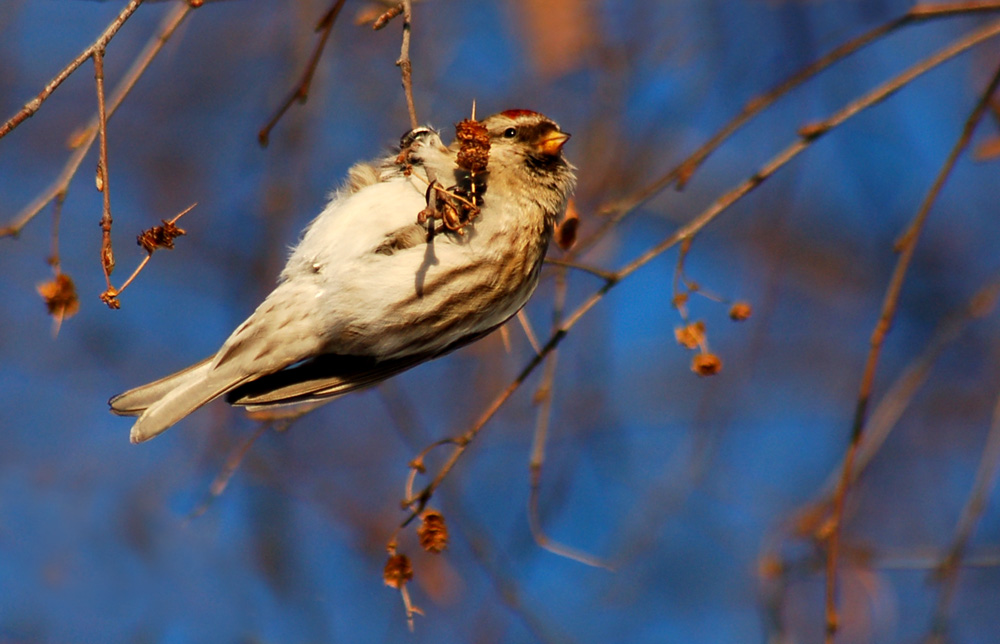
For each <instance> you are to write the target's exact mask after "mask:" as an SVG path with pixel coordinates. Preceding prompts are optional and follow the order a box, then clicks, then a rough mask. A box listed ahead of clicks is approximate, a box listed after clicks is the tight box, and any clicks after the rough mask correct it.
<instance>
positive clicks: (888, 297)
mask: <svg viewBox="0 0 1000 644" xmlns="http://www.w3.org/2000/svg"><path fill="white" fill-rule="evenodd" d="M998 85H1000V68H997V71H996V73H995V74H994V75H993V78H992V80H990V83H989V85H988V86H987V88H986V90H985V91H983V93H982V95H981V96H980V97H979V101H978V102H977V103H976V106H975V107H974V108H973V110H972V112H971V113H970V114H969V117H968V119H967V120H966V121H965V126H964V127H963V128H962V133H961V134H960V135H959V137H958V140H957V141H956V142H955V145H954V147H953V148H952V150H951V152H950V153H949V154H948V158H947V159H946V160H945V162H944V165H943V166H942V167H941V171H940V172H938V175H937V177H936V178H935V179H934V184H933V185H932V186H931V189H930V191H929V192H928V193H927V196H926V197H925V198H924V202H923V203H922V204H921V205H920V209H919V210H918V211H917V213H916V215H915V216H914V218H913V221H912V222H911V223H910V226H909V227H908V229H907V231H906V233H905V234H904V235H903V238H902V239H901V242H900V243H899V244H897V249H898V250H899V251H900V255H899V259H898V260H897V261H896V267H895V269H894V270H893V273H892V278H891V279H890V281H889V286H888V288H887V290H886V294H885V299H884V301H883V303H882V313H881V315H880V316H879V319H878V322H877V323H876V324H875V329H874V330H873V331H872V336H871V349H870V350H869V352H868V358H867V360H866V362H865V368H864V372H863V374H862V377H861V386H860V388H859V391H858V401H857V406H856V407H855V410H854V421H853V424H852V426H851V439H850V445H849V446H848V449H847V456H846V457H845V459H844V467H843V471H842V473H841V477H840V483H839V485H838V486H837V491H836V493H835V494H834V498H833V516H832V522H833V524H832V530H831V533H830V540H829V544H828V549H827V568H826V633H827V642H832V641H833V638H834V636H835V635H836V633H837V627H838V623H837V606H836V591H837V554H838V548H839V545H840V532H841V528H842V522H843V516H844V499H845V497H846V496H847V491H848V489H849V488H850V483H851V475H852V473H853V472H854V460H855V458H856V456H857V453H858V447H859V445H860V444H861V439H862V437H863V436H864V430H865V421H866V420H867V412H868V401H869V400H870V398H871V393H872V386H873V384H874V382H875V369H876V367H877V366H878V361H879V357H880V356H881V354H882V343H883V342H884V341H885V336H886V335H887V334H888V332H889V329H890V327H891V326H892V321H893V318H894V317H895V314H896V306H897V304H898V303H899V294H900V292H901V291H902V289H903V283H904V281H905V280H906V273H907V270H908V269H909V267H910V261H911V260H912V258H913V253H914V251H915V250H916V246H917V240H918V239H919V237H920V232H921V231H922V230H923V226H924V223H925V222H926V220H927V215H928V213H929V212H930V209H931V207H932V206H933V205H934V203H935V202H936V201H937V198H938V195H939V194H940V193H941V189H942V187H944V183H945V181H947V179H948V177H949V176H950V175H951V171H952V169H953V168H954V167H955V163H956V161H958V158H959V156H960V155H961V154H962V152H963V151H964V150H965V148H966V147H967V146H968V144H969V141H970V140H971V139H972V133H973V132H974V131H975V129H976V126H977V125H979V122H980V121H981V120H982V118H983V116H984V115H985V114H986V110H987V108H988V107H989V101H990V98H991V97H992V96H993V93H994V92H995V91H996V89H997V86H998Z"/></svg>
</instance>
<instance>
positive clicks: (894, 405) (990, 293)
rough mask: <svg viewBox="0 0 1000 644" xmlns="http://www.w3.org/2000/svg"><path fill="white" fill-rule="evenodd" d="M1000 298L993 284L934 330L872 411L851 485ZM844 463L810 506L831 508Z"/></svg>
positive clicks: (998, 285) (999, 289) (998, 288)
mask: <svg viewBox="0 0 1000 644" xmlns="http://www.w3.org/2000/svg"><path fill="white" fill-rule="evenodd" d="M998 297H1000V281H993V282H990V283H989V284H987V285H985V286H983V287H982V288H980V289H979V290H978V291H976V293H975V294H974V295H973V296H972V297H971V298H970V299H969V301H968V302H967V303H966V304H965V305H964V306H963V307H962V309H961V310H959V311H956V312H954V313H953V314H952V315H949V316H948V317H947V319H945V320H944V321H943V322H942V323H941V325H940V326H939V327H938V328H937V329H936V330H935V331H934V334H933V336H932V337H931V340H930V342H929V343H928V344H927V347H926V348H925V349H924V350H923V351H922V352H921V353H920V355H919V356H917V357H916V358H915V359H914V360H913V361H911V362H910V363H909V364H908V365H907V366H906V368H905V369H904V370H903V372H902V374H901V375H900V376H899V378H897V379H896V381H895V382H893V383H892V385H890V386H889V388H888V389H887V390H886V392H885V395H883V396H882V399H881V400H880V401H879V403H878V405H877V406H876V407H875V409H874V410H872V413H871V416H870V417H869V420H868V422H867V423H866V425H865V435H864V440H863V441H862V442H861V445H860V448H859V450H858V455H857V457H856V458H855V462H854V471H853V472H852V473H851V484H852V485H853V484H854V482H855V481H857V479H858V477H859V476H861V474H862V473H863V472H864V471H865V468H866V467H867V466H868V464H869V463H870V462H871V460H872V459H873V458H874V457H875V455H876V454H877V453H878V450H879V449H880V448H881V446H882V444H883V443H884V442H885V441H886V439H887V438H888V437H889V434H890V433H891V431H892V429H893V428H894V427H895V426H896V424H897V423H898V421H899V419H900V417H901V416H902V415H903V412H904V411H905V410H906V408H907V407H908V406H909V404H910V402H911V401H912V400H913V398H914V396H915V395H916V394H917V392H918V391H919V389H920V387H921V386H922V385H923V384H924V382H926V380H927V378H928V377H929V376H930V374H931V370H932V369H933V368H934V365H935V363H936V362H937V360H938V358H939V357H941V354H942V353H943V352H944V350H945V349H946V348H947V347H948V345H950V344H952V343H954V342H955V341H956V340H958V339H959V338H960V337H961V335H962V333H963V332H964V331H965V329H966V327H967V326H968V325H969V323H970V322H971V321H972V320H973V319H976V318H980V317H983V316H985V315H987V314H988V313H989V312H990V311H992V310H993V309H994V308H995V307H996V305H997V299H998ZM842 468H843V463H842V462H841V463H840V464H838V465H837V467H836V468H835V469H834V470H833V471H832V472H831V474H830V477H829V478H828V479H827V482H826V484H825V485H824V487H823V490H824V491H823V493H822V497H821V498H820V499H819V500H817V501H813V502H812V503H810V507H813V508H815V507H822V506H829V505H830V504H831V503H832V499H833V495H834V493H835V492H836V489H837V485H838V484H839V482H840V476H841V471H842Z"/></svg>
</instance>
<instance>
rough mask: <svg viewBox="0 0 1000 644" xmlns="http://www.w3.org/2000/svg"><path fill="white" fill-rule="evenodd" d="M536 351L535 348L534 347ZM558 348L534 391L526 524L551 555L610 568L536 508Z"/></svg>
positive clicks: (561, 290)
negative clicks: (545, 524)
mask: <svg viewBox="0 0 1000 644" xmlns="http://www.w3.org/2000/svg"><path fill="white" fill-rule="evenodd" d="M567 268H568V267H563V268H562V269H561V270H559V271H558V272H557V273H556V278H555V279H556V286H555V289H556V290H555V297H554V304H553V311H552V328H558V327H559V324H560V323H561V322H562V316H563V311H564V310H565V306H566V285H567V281H566V272H567ZM536 351H537V349H536ZM558 360H559V352H558V351H555V350H554V351H552V353H551V354H550V355H549V357H548V360H547V361H546V362H545V370H544V372H543V375H542V382H541V383H540V384H539V385H538V389H537V390H536V391H535V402H536V403H537V404H538V415H537V416H536V419H535V436H534V438H533V439H532V446H531V460H530V462H529V463H528V472H529V482H530V487H531V489H530V491H529V493H528V526H529V528H530V530H531V536H532V538H534V540H535V543H536V544H538V546H539V547H541V548H544V549H545V550H548V551H549V552H551V553H552V554H554V555H558V556H560V557H565V558H566V559H572V560H573V561H577V562H579V563H582V564H584V565H587V566H592V567H594V568H605V569H607V570H611V566H610V565H609V564H608V563H606V562H604V561H602V560H601V559H598V558H597V557H594V556H593V555H591V554H588V553H586V552H582V551H580V550H577V549H576V548H572V547H570V546H567V545H564V544H562V543H559V542H557V541H554V540H553V539H552V538H551V537H549V536H548V535H547V534H546V533H545V530H544V528H542V519H541V516H540V515H539V512H538V499H539V496H540V493H541V481H542V466H543V465H544V464H545V445H546V443H547V442H548V434H549V423H550V421H551V419H552V401H553V391H554V389H555V379H556V365H557V363H558Z"/></svg>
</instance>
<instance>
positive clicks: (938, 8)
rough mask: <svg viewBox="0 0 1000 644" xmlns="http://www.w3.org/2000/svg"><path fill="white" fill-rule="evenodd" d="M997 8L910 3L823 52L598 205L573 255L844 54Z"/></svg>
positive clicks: (687, 175) (681, 181)
mask: <svg viewBox="0 0 1000 644" xmlns="http://www.w3.org/2000/svg"><path fill="white" fill-rule="evenodd" d="M992 11H1000V0H989V1H980V2H960V3H927V4H918V5H915V6H913V7H912V8H911V9H910V10H909V11H908V12H907V13H906V14H904V15H902V16H900V17H898V18H894V19H892V20H890V21H888V22H886V23H884V24H882V25H879V26H877V27H875V28H874V29H871V30H870V31H867V32H865V33H863V34H861V35H860V36H857V37H856V38H852V39H851V40H849V41H847V42H845V43H844V44H842V45H840V46H838V47H836V48H834V49H833V50H832V51H830V52H829V53H828V54H826V55H825V56H823V57H821V58H819V59H818V60H816V61H815V62H814V63H812V64H810V65H808V66H806V67H804V68H803V69H801V70H800V71H798V72H796V73H795V74H794V75H793V76H791V77H790V78H788V79H787V80H785V81H784V82H782V83H780V84H779V85H777V86H776V87H774V88H772V89H771V90H769V91H767V92H765V93H763V94H761V95H759V96H756V97H754V98H752V99H751V100H750V101H749V102H747V104H746V105H744V106H743V109H742V110H740V113H739V114H737V115H736V116H735V117H733V119H732V120H731V121H729V122H728V123H727V124H726V125H724V126H723V127H722V129H721V130H719V131H718V132H716V133H715V134H714V135H713V136H712V137H711V138H709V139H708V141H706V142H705V143H704V144H702V146H701V147H699V148H698V149H697V150H695V151H694V153H692V154H691V155H690V156H688V157H687V158H686V159H684V161H682V162H681V163H680V164H679V165H677V166H676V167H674V168H673V169H671V170H670V171H669V172H667V173H666V174H665V175H663V176H661V177H659V178H658V179H656V180H654V181H653V182H652V183H650V184H649V185H647V186H644V187H642V188H640V189H639V190H637V191H636V192H634V193H632V194H631V195H629V196H627V197H624V198H622V199H619V200H618V201H616V202H614V203H611V204H608V205H606V206H604V208H602V209H601V212H602V214H603V215H604V217H605V219H604V221H603V222H602V223H601V225H600V226H599V227H598V228H597V229H596V230H595V231H594V232H592V233H591V234H590V235H588V236H587V237H586V238H585V239H583V240H581V241H580V243H579V244H578V245H577V248H576V249H575V251H574V253H573V255H576V256H579V255H580V254H582V253H583V252H584V251H585V250H586V249H588V248H590V247H591V246H593V245H594V244H595V243H597V242H598V241H599V240H600V239H602V238H603V237H604V236H605V235H607V234H608V233H609V232H610V231H611V230H612V229H613V228H614V227H615V226H616V225H617V224H618V223H619V222H620V221H621V220H622V219H624V218H625V217H627V216H628V215H629V214H631V213H632V212H634V211H635V209H636V208H638V207H639V206H641V205H642V204H644V203H645V202H647V201H648V200H650V199H651V198H653V197H654V196H656V195H658V194H659V193H661V192H663V191H664V190H665V189H667V188H668V187H670V186H671V185H674V184H675V183H676V185H677V188H678V190H680V189H683V188H684V186H685V185H687V182H688V181H689V180H690V179H691V177H692V176H693V175H694V173H695V172H696V171H697V170H698V169H699V168H700V167H701V165H702V164H703V163H704V162H705V160H706V159H708V157H709V155H711V154H712V153H713V152H715V150H716V149H718V148H719V146H721V145H722V144H723V143H725V142H726V141H727V140H728V139H729V137H731V136H732V135H733V134H735V133H736V132H737V131H738V130H740V128H742V127H743V126H744V125H746V124H747V123H748V122H749V121H750V120H751V119H753V118H754V117H755V116H757V115H758V114H760V113H761V112H763V111H764V110H765V109H767V108H768V107H770V106H771V105H772V104H774V102H775V101H777V100H778V99H779V98H781V97H782V96H784V95H785V94H788V93H789V92H791V91H792V90H794V89H795V88H796V87H799V86H800V85H802V84H803V83H805V82H806V81H808V80H809V79H811V78H813V77H814V76H816V75H817V74H819V73H820V72H822V71H823V70H825V69H826V68H828V67H830V66H831V65H833V64H834V63H837V62H839V61H840V60H843V59H844V58H847V57H848V56H850V55H852V54H854V53H856V52H858V51H860V50H861V49H863V48H865V47H867V46H868V45H870V44H871V43H873V42H876V41H878V40H880V39H881V38H883V37H885V36H887V35H889V34H890V33H892V32H894V31H896V30H897V29H899V28H900V27H904V26H907V25H910V24H913V23H915V22H918V21H923V20H931V19H935V18H945V17H952V16H959V15H965V14H969V13H978V12H992Z"/></svg>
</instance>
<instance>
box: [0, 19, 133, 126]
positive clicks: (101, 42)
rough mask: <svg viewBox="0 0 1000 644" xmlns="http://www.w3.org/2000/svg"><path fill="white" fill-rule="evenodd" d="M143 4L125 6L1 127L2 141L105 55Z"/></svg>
mask: <svg viewBox="0 0 1000 644" xmlns="http://www.w3.org/2000/svg"><path fill="white" fill-rule="evenodd" d="M141 4H142V0H132V1H131V2H129V3H128V4H127V5H125V8H124V9H122V10H121V12H120V13H119V14H118V15H117V16H116V17H115V19H114V20H112V21H111V24H110V25H108V26H107V28H106V29H105V30H104V31H103V32H102V33H101V35H100V36H98V37H97V40H95V41H94V42H93V44H91V45H90V46H89V47H87V48H86V49H84V50H83V51H82V52H80V54H79V55H78V56H77V57H76V58H74V59H73V60H72V61H71V62H70V63H69V64H68V65H66V67H64V68H63V70H62V71H61V72H59V73H58V74H56V76H55V78H53V79H52V80H50V81H49V82H48V84H47V85H46V86H45V87H43V88H42V91H41V92H39V93H38V96H36V97H35V98H33V99H31V100H30V101H28V102H27V103H25V105H24V107H22V108H21V110H20V111H19V112H18V113H17V114H15V115H14V116H12V117H10V118H9V119H8V120H7V122H6V123H4V124H3V125H0V139H2V138H3V137H4V136H5V135H7V133H9V132H10V131H11V130H13V129H14V128H16V127H17V126H18V125H20V124H21V123H23V122H24V121H25V120H27V119H29V118H31V117H32V116H34V115H35V112H37V111H38V110H39V108H40V107H41V106H42V103H44V102H45V99H47V98H48V97H49V96H51V95H52V92H54V91H55V90H56V88H58V87H59V86H60V85H62V82H63V81H64V80H66V79H67V78H69V76H70V75H71V74H72V73H73V72H75V71H76V70H77V69H79V67H80V65H82V64H83V63H85V62H86V61H87V59H88V58H91V57H92V56H93V55H94V53H95V52H97V51H100V52H101V53H102V55H103V52H104V48H105V47H106V46H107V44H108V43H109V42H111V39H112V38H114V37H115V34H116V33H118V30H119V29H121V26H122V25H124V24H125V21H126V20H128V19H129V18H130V17H131V16H132V14H133V13H135V10H136V9H138V8H139V5H141Z"/></svg>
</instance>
